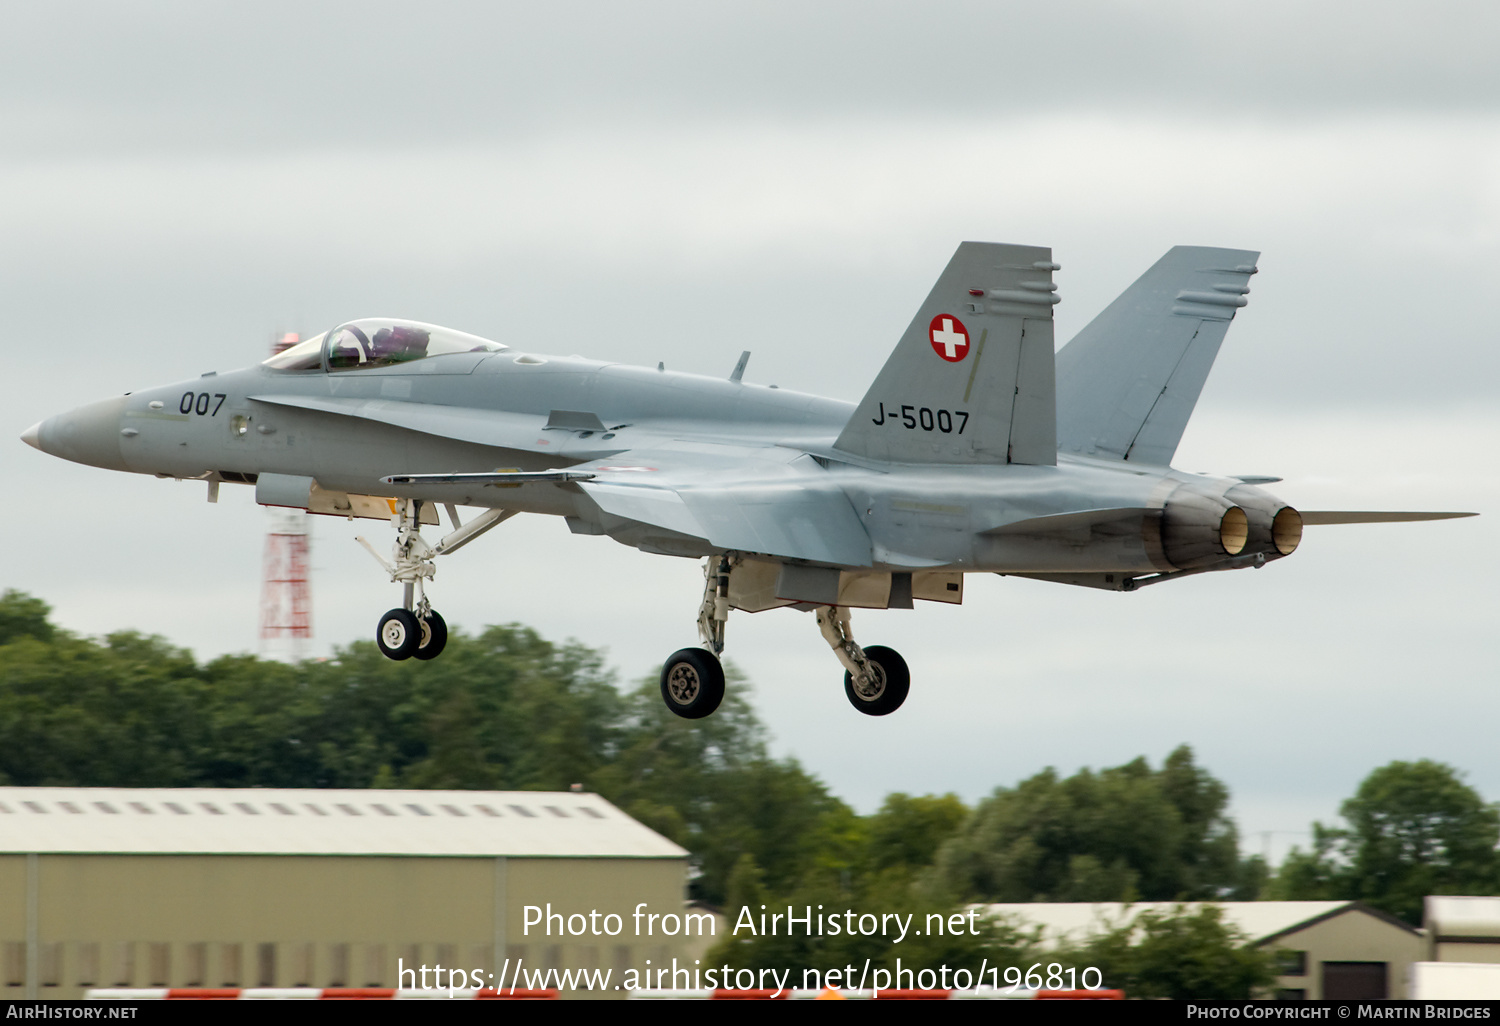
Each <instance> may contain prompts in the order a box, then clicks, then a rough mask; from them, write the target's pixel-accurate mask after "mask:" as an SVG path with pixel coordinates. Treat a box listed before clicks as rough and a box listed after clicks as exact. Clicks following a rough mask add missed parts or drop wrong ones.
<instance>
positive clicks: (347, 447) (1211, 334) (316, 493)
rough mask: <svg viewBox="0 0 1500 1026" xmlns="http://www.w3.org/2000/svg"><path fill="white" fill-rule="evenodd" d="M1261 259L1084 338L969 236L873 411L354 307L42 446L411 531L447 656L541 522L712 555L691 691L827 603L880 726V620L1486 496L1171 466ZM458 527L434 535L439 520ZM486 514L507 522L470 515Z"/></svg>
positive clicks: (397, 632) (387, 631)
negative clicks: (450, 628) (444, 579)
mask: <svg viewBox="0 0 1500 1026" xmlns="http://www.w3.org/2000/svg"><path fill="white" fill-rule="evenodd" d="M1258 255H1259V254H1257V253H1253V252H1246V251H1243V250H1234V249H1210V248H1204V247H1194V246H1179V247H1176V248H1174V249H1172V250H1171V251H1170V252H1168V253H1167V254H1166V256H1164V257H1162V258H1161V259H1160V260H1159V261H1157V263H1156V264H1155V266H1153V267H1152V268H1151V269H1150V270H1148V271H1147V272H1146V273H1145V274H1144V275H1142V276H1141V278H1140V279H1139V280H1138V281H1136V282H1135V284H1133V285H1132V286H1130V288H1128V289H1127V290H1126V291H1125V292H1124V293H1123V294H1122V295H1121V296H1120V297H1119V298H1118V299H1116V300H1115V301H1114V302H1113V303H1111V304H1110V305H1109V307H1107V308H1106V309H1105V310H1104V312H1103V313H1101V314H1099V316H1098V317H1096V318H1094V320H1093V321H1092V322H1091V323H1090V324H1089V325H1088V326H1087V327H1085V328H1084V329H1083V330H1082V331H1081V332H1080V333H1079V334H1078V336H1077V337H1076V338H1074V339H1073V340H1072V341H1071V342H1070V343H1069V344H1068V345H1067V346H1065V347H1064V348H1063V349H1062V350H1061V351H1059V352H1056V353H1055V354H1054V351H1053V340H1052V309H1053V305H1054V304H1055V303H1057V301H1058V296H1057V292H1056V289H1057V286H1056V285H1055V284H1053V281H1052V273H1053V272H1054V271H1056V270H1058V269H1059V268H1058V265H1057V264H1055V263H1053V262H1052V252H1051V250H1050V249H1046V248H1041V247H1035V246H1013V245H999V244H994V243H979V242H966V243H963V244H962V245H960V246H959V247H958V251H957V252H956V253H955V254H954V255H953V259H952V260H951V261H949V263H948V266H947V268H946V269H945V270H944V271H943V273H942V275H941V276H940V277H939V278H938V281H937V284H936V285H935V286H934V287H933V289H932V292H931V293H930V294H929V295H928V297H927V301H926V302H925V303H923V304H922V306H921V308H920V309H919V310H918V311H917V315H916V317H915V318H913V320H912V322H911V325H910V326H909V327H908V328H907V329H906V333H905V334H903V335H902V336H901V340H900V341H899V342H898V343H897V344H896V349H895V351H894V352H893V353H892V354H891V356H890V358H889V359H888V360H887V361H886V364H885V367H884V368H883V369H882V370H881V372H880V374H879V376H878V377H877V378H876V379H875V383H874V385H873V386H872V387H871V388H870V390H869V392H868V393H867V394H866V395H865V397H864V399H862V400H861V401H860V402H859V403H858V404H857V405H854V406H851V405H849V404H848V403H845V402H839V401H836V400H833V399H823V398H819V397H818V396H812V395H804V394H801V393H797V392H793V391H790V390H787V389H778V388H776V387H775V386H774V385H772V386H761V385H755V384H750V383H748V382H746V381H744V380H743V375H744V371H745V365H746V361H747V359H748V357H749V355H750V354H749V353H744V354H742V355H741V356H740V359H739V363H738V364H737V365H736V366H735V368H734V371H733V373H731V374H730V375H729V377H728V378H727V379H715V378H707V377H702V376H699V375H694V374H681V373H675V372H671V371H667V370H665V369H664V368H663V367H661V366H660V365H658V366H657V367H656V368H654V369H652V368H643V367H630V366H624V365H621V364H614V363H601V362H599V361H595V360H587V359H583V358H581V357H577V356H569V357H559V356H551V355H542V354H537V353H531V352H523V351H520V350H517V349H514V348H512V347H510V346H507V345H503V344H500V343H497V342H490V341H487V340H485V339H482V338H477V337H475V336H472V335H467V334H464V333H462V332H458V331H453V330H450V329H448V328H440V327H437V326H435V325H430V324H423V323H419V322H416V321H407V320H401V319H397V318H383V317H372V318H366V319H363V320H356V321H350V322H348V323H347V324H341V325H339V326H338V327H336V328H333V329H332V330H330V331H326V332H324V333H323V334H321V335H318V336H317V337H315V338H310V339H308V340H307V341H305V342H301V343H300V344H298V345H295V346H293V347H291V348H289V349H286V350H285V351H283V352H281V353H279V354H278V355H276V356H273V357H272V358H271V359H269V360H267V361H265V362H264V363H262V364H260V365H259V366H256V367H250V368H248V369H245V370H239V371H234V372H232V373H226V374H217V373H209V374H205V375H203V376H202V377H199V378H193V379H190V380H188V381H185V382H181V383H178V384H174V385H166V386H163V387H161V388H153V389H148V390H146V391H140V392H131V393H127V394H126V395H124V396H121V397H119V398H115V399H108V400H105V401H104V402H99V403H94V404H92V405H89V406H84V407H81V408H79V409H76V410H73V411H72V412H70V413H64V414H60V415H58V416H55V417H52V418H50V419H48V420H45V421H43V422H41V423H40V424H37V425H35V426H33V427H31V428H30V429H29V430H27V431H26V433H25V435H24V436H23V438H24V439H25V441H27V442H28V443H30V444H31V445H33V446H35V447H36V448H38V449H41V450H42V451H44V452H48V453H51V454H53V455H55V456H61V457H63V458H65V459H69V460H74V461H76V462H79V463H87V464H91V465H93V466H98V467H106V468H109V469H113V470H126V471H132V472H135V473H143V474H155V475H156V476H158V477H170V478H178V479H187V478H192V479H201V480H204V481H206V482H207V483H208V496H209V500H210V501H216V500H217V496H218V489H219V485H220V483H222V482H233V483H236V484H245V485H250V486H253V487H254V488H255V499H256V501H257V502H259V503H262V504H264V505H270V506H286V507H293V508H296V509H305V510H308V511H310V512H312V513H324V514H331V515H335V516H344V517H350V518H354V517H365V518H370V519H378V520H386V521H389V523H390V524H391V526H392V527H393V528H394V531H395V535H396V540H395V543H394V545H393V547H392V549H391V551H390V555H389V558H387V557H385V556H382V555H381V554H380V553H379V552H377V551H376V549H375V547H374V546H373V545H371V544H370V543H369V542H368V541H366V540H365V539H363V538H360V539H359V541H360V542H361V543H362V544H363V545H364V546H365V547H366V548H367V549H369V550H370V553H371V555H373V556H374V557H375V558H376V559H377V560H378V561H379V562H380V565H381V566H382V567H383V568H384V570H385V571H386V573H388V574H389V575H390V578H391V580H392V581H393V582H396V583H399V584H401V585H403V587H404V599H403V601H402V604H401V605H400V607H398V608H396V609H392V610H391V611H389V612H388V613H386V614H385V615H384V616H383V617H381V619H380V623H379V627H378V629H377V631H376V643H377V644H378V645H379V646H380V649H381V651H382V652H384V653H385V654H386V655H387V656H389V657H390V658H392V659H406V658H409V657H415V658H417V659H431V658H433V657H435V656H437V655H438V654H439V653H440V652H441V651H442V649H443V646H444V644H445V642H446V640H447V628H446V626H445V625H444V622H443V618H442V617H441V616H439V615H438V614H437V612H436V611H435V610H433V608H432V607H431V605H430V604H429V600H428V595H427V586H428V582H430V581H431V580H432V579H433V572H434V567H433V563H434V559H435V558H436V557H437V556H443V555H450V554H452V553H454V552H457V551H458V550H459V549H461V548H462V547H463V546H464V545H466V544H468V543H469V542H470V541H473V540H474V539H475V538H477V537H478V536H479V535H481V534H483V533H484V532H486V531H488V530H490V529H491V528H493V527H495V526H497V525H498V524H500V523H501V522H503V521H504V520H506V519H507V518H509V517H512V516H514V515H515V514H517V513H544V514H552V515H555V516H560V517H563V518H564V519H565V520H566V522H567V525H568V527H569V528H570V529H571V530H572V531H573V533H575V534H589V535H599V534H604V535H609V536H610V537H611V538H614V539H615V540H616V541H620V542H623V543H624V544H626V545H633V546H635V547H636V548H638V549H641V550H643V551H646V552H655V553H661V554H664V555H669V556H682V557H688V558H695V559H703V560H704V561H705V565H704V578H705V583H704V589H703V602H702V605H701V607H700V610H699V614H698V635H699V639H700V641H701V646H700V647H694V648H684V649H682V650H681V651H678V652H676V653H674V654H673V655H672V656H671V657H670V658H668V659H667V661H666V664H665V666H664V667H663V669H662V674H661V690H662V697H663V698H664V700H665V701H666V704H667V706H668V708H670V709H671V710H672V711H673V712H674V713H677V714H678V715H679V716H684V717H688V718H696V717H700V716H706V715H708V714H709V713H711V712H713V711H714V709H715V708H717V707H718V705H719V702H720V700H721V699H722V697H723V694H724V672H723V669H722V667H721V665H720V662H719V658H718V657H719V655H720V653H722V652H723V650H724V636H725V625H726V623H727V621H728V619H729V611H730V610H731V609H741V610H746V611H749V612H758V611H761V610H766V609H772V608H775V607H779V606H783V607H790V608H793V609H799V610H804V611H811V612H812V613H813V618H814V620H815V621H816V623H817V625H818V629H819V630H820V631H821V632H822V635H823V638H824V639H825V640H826V641H827V643H828V645H829V646H830V647H831V648H832V649H833V652H834V655H835V656H837V658H838V660H839V662H840V663H842V664H843V667H844V690H845V693H846V694H847V696H848V698H849V701H850V702H851V703H852V704H853V706H854V708H856V709H858V710H859V711H860V712H862V713H866V714H869V715H871V716H882V715H885V714H887V713H890V712H893V711H894V710H895V709H897V708H898V707H899V706H900V705H901V703H902V702H903V701H904V700H905V698H906V695H907V690H908V686H909V684H910V674H909V672H908V670H907V666H906V662H905V660H903V659H902V657H901V656H900V655H899V654H897V653H896V652H894V651H893V650H891V649H889V648H885V647H883V646H870V647H868V648H865V647H862V646H860V645H859V644H858V643H856V642H855V640H854V637H853V634H852V633H851V630H850V610H852V609H855V608H866V609H910V608H912V605H913V603H915V602H919V601H929V602H949V603H959V602H962V601H963V594H964V575H965V574H970V573H997V574H1003V575H1007V576H1012V577H1028V578H1032V579H1035V580H1041V581H1054V582H1058V583H1062V584H1073V585H1081V586H1084V587H1090V588H1104V589H1108V590H1113V591H1121V592H1130V591H1135V590H1137V589H1138V588H1141V587H1143V586H1145V585H1148V584H1157V583H1160V582H1162V581H1175V580H1177V579H1178V578H1182V577H1188V576H1191V575H1193V574H1200V573H1204V572H1205V571H1211V570H1212V571H1218V570H1236V569H1240V568H1243V567H1259V566H1263V565H1264V564H1266V563H1268V562H1270V561H1271V560H1275V559H1281V558H1282V557H1284V556H1289V555H1291V554H1292V552H1294V551H1295V550H1296V548H1297V545H1298V543H1299V542H1300V541H1301V538H1302V530H1303V528H1304V526H1308V525H1314V524H1339V523H1362V522H1379V521H1398V520H1428V519H1439V518H1444V517H1453V516H1466V515H1471V514H1463V513H1389V512H1387V513H1379V512H1328V511H1325V512H1298V511H1297V510H1296V509H1294V508H1292V507H1291V506H1289V505H1287V504H1286V503H1285V502H1282V501H1281V500H1280V499H1278V498H1276V497H1275V496H1274V495H1272V494H1270V493H1269V492H1267V491H1264V490H1263V489H1262V488H1261V487H1259V486H1260V485H1264V484H1270V483H1273V482H1275V481H1278V480H1280V479H1279V478H1274V477H1256V476H1239V477H1210V476H1204V475H1199V474H1187V473H1183V472H1182V471H1179V470H1174V469H1172V467H1171V466H1170V464H1171V461H1172V455H1173V453H1174V452H1175V451H1176V448H1177V443H1178V440H1179V439H1180V438H1181V437H1182V432H1183V429H1184V428H1185V427H1186V426H1187V422H1188V418H1189V416H1190V415H1191V414H1192V412H1193V406H1194V405H1195V404H1196V403H1197V401H1198V395H1199V393H1200V392H1201V391H1202V388H1203V383H1204V381H1205V379H1206V378H1207V376H1208V372H1209V368H1210V367H1211V366H1212V365H1213V361H1214V357H1215V356H1216V355H1217V354H1218V350H1219V344H1220V342H1221V341H1222V340H1223V338H1224V333H1225V331H1226V330H1227V329H1228V327H1229V323H1230V321H1232V320H1233V319H1234V315H1235V311H1236V310H1238V309H1239V308H1240V307H1243V306H1244V305H1245V304H1246V298H1245V297H1246V295H1247V293H1249V291H1250V289H1249V281H1250V276H1251V275H1253V274H1255V273H1256V267H1255V261H1256V258H1257V257H1258ZM439 507H441V508H442V509H443V510H444V511H445V512H446V514H447V517H448V521H449V525H450V526H449V530H448V533H446V534H445V535H444V536H443V537H442V538H441V540H438V541H436V542H435V543H432V542H429V541H428V540H427V538H426V537H424V536H423V534H422V529H423V528H424V527H432V528H436V527H437V526H438V524H439V519H438V516H437V510H438V508H439ZM460 507H479V508H480V509H482V512H479V513H478V514H477V515H472V516H467V519H464V520H461V519H460V516H459V513H458V510H459V508H460Z"/></svg>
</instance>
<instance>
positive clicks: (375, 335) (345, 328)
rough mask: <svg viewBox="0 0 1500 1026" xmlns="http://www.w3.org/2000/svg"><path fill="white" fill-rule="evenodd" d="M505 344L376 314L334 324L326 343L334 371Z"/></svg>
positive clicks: (483, 350)
mask: <svg viewBox="0 0 1500 1026" xmlns="http://www.w3.org/2000/svg"><path fill="white" fill-rule="evenodd" d="M505 348H506V347H505V346H502V345H501V344H500V343H498V342H490V341H488V340H486V339H482V338H479V337H478V336H477V335H466V334H465V333H463V332H461V331H454V330H453V329H452V328H440V327H438V326H437V325H435V324H422V323H419V322H417V321H392V320H385V319H383V318H373V317H372V318H367V319H365V320H362V321H350V322H349V323H348V324H345V325H342V326H341V327H337V328H334V329H333V330H332V331H330V332H329V333H328V340H327V342H326V343H325V346H324V349H325V351H326V353H327V355H328V369H329V370H331V371H340V370H366V369H368V368H370V367H387V366H390V365H391V364H394V363H410V362H412V361H413V360H425V359H427V358H428V357H430V356H447V355H449V354H452V353H498V352H501V351H503V350H504V349H505Z"/></svg>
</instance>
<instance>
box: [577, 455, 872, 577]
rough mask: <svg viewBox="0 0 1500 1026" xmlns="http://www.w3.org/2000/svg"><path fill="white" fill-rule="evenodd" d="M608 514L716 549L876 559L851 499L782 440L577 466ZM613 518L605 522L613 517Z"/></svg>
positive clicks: (813, 558) (844, 561) (826, 560)
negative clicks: (781, 444)
mask: <svg viewBox="0 0 1500 1026" xmlns="http://www.w3.org/2000/svg"><path fill="white" fill-rule="evenodd" d="M571 469H572V470H573V471H574V472H577V473H588V474H592V475H594V476H593V478H592V479H591V480H586V481H579V482H577V484H578V487H580V488H581V489H582V490H583V492H584V493H585V494H586V495H588V497H589V498H590V499H592V500H593V501H594V503H595V504H596V505H597V506H598V507H599V509H600V510H601V511H602V512H603V513H604V514H606V515H607V516H609V517H615V518H620V519H623V520H631V521H636V522H638V523H643V524H649V525H652V526H656V527H662V528H665V529H667V530H670V531H674V532H676V533H678V534H685V535H690V536H692V537H697V538H703V539H706V540H707V541H709V542H710V543H711V544H712V545H713V546H714V547H716V548H721V549H733V550H736V551H739V552H746V553H758V554H762V555H767V556H776V557H780V558H783V559H804V560H808V561H809V562H814V563H823V564H829V565H833V566H843V567H863V566H869V565H870V564H871V552H870V537H869V535H868V534H867V533H866V531H865V528H864V525H863V524H861V523H860V520H859V517H858V515H857V514H856V513H855V511H854V507H853V506H851V505H850V504H849V499H848V497H847V496H845V495H844V493H843V491H842V490H841V489H839V487H838V486H837V485H836V484H835V483H834V482H833V481H832V480H831V479H830V478H829V476H828V472H827V471H826V470H825V469H824V468H823V467H822V466H821V465H820V464H819V463H818V462H817V461H816V460H814V459H813V458H812V457H810V456H807V455H805V454H804V453H801V452H795V451H793V450H790V449H783V448H779V447H776V446H743V445H719V444H713V443H703V442H674V443H665V444H663V445H661V446H656V447H653V448H651V449H646V450H633V451H631V452H629V453H625V454H623V455H618V456H612V457H608V458H606V459H602V460H596V461H594V462H592V463H584V464H580V465H579V466H577V467H573V468H571ZM606 526H608V524H606Z"/></svg>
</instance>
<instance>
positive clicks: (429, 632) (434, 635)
mask: <svg viewBox="0 0 1500 1026" xmlns="http://www.w3.org/2000/svg"><path fill="white" fill-rule="evenodd" d="M417 627H418V629H419V632H420V633H421V635H422V637H421V640H419V641H418V642H417V650H416V651H415V652H413V653H412V658H413V659H436V658H437V657H438V656H440V655H442V654H443V649H444V647H446V646H447V644H448V624H447V622H446V621H445V620H444V619H443V618H442V617H441V616H439V615H438V612H437V610H436V609H429V610H428V611H427V617H426V619H424V620H422V621H421V622H419V623H418V624H417Z"/></svg>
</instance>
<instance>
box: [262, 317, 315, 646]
mask: <svg viewBox="0 0 1500 1026" xmlns="http://www.w3.org/2000/svg"><path fill="white" fill-rule="evenodd" d="M298 341H300V339H299V337H298V336H297V334H296V333H295V332H288V333H287V334H285V335H282V336H281V337H280V338H278V339H277V340H276V341H275V342H274V343H273V344H272V345H271V353H272V355H275V354H276V353H279V352H281V351H283V350H285V349H290V348H291V347H292V346H294V345H296V344H297V343H298ZM266 517H267V520H268V521H269V523H268V525H267V530H266V548H265V558H264V561H263V568H264V575H263V577H262V580H261V589H260V652H261V655H262V656H264V657H265V658H268V659H277V660H280V661H282V662H298V661H300V660H302V659H306V658H307V655H308V647H309V642H310V641H311V640H312V585H311V582H310V580H309V576H308V572H309V565H310V563H309V552H310V547H311V546H310V543H311V541H312V522H311V519H310V518H309V516H308V514H307V513H306V512H305V511H303V510H299V509H285V508H283V507H279V506H268V507H266Z"/></svg>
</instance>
